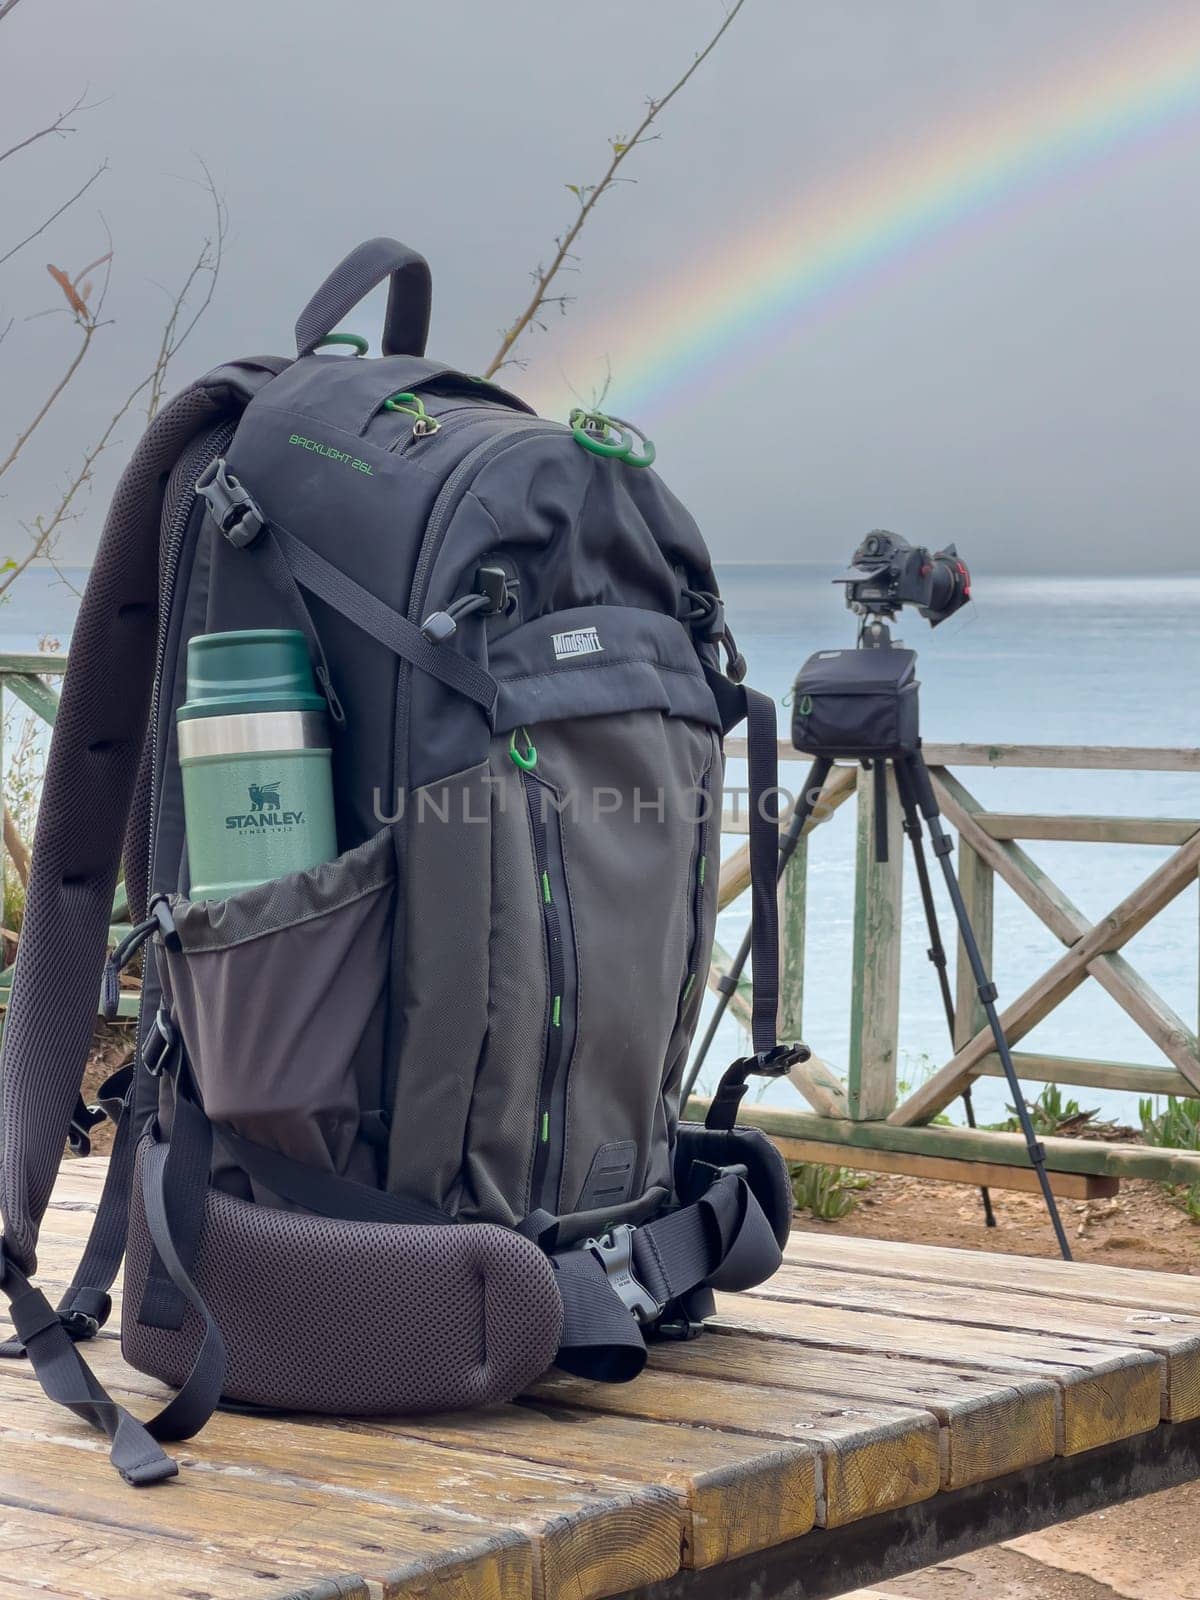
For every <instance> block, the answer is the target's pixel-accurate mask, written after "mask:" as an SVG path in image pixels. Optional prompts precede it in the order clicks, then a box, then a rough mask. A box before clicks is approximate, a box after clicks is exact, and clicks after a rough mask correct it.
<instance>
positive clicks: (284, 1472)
mask: <svg viewBox="0 0 1200 1600" xmlns="http://www.w3.org/2000/svg"><path fill="white" fill-rule="evenodd" d="M103 1171H104V1163H103V1162H102V1161H99V1160H90V1161H86V1162H72V1163H70V1164H69V1165H68V1166H67V1167H66V1169H65V1170H64V1172H63V1174H62V1176H61V1178H60V1182H59V1185H58V1189H57V1191H56V1195H55V1200H54V1203H53V1206H52V1208H51V1210H50V1212H49V1213H48V1215H47V1218H46V1226H45V1229H44V1232H43V1251H42V1281H43V1282H44V1283H46V1284H51V1285H54V1286H56V1287H57V1286H61V1285H64V1284H65V1283H66V1281H67V1279H68V1277H69V1275H70V1271H71V1268H72V1267H73V1265H74V1262H75V1259H76V1257H77V1255H78V1252H79V1249H80V1247H81V1243H82V1239H83V1236H84V1232H85V1229H86V1227H87V1224H88V1221H89V1218H90V1215H91V1211H92V1210H93V1208H94V1206H95V1203H96V1200H97V1198H98V1196H99V1190H100V1183H101V1180H102V1177H103ZM87 1353H88V1355H89V1359H92V1360H93V1362H94V1365H95V1367H96V1369H97V1371H98V1373H99V1374H100V1376H101V1377H102V1379H103V1380H104V1382H105V1383H106V1384H108V1385H109V1386H110V1387H111V1388H112V1389H113V1390H114V1391H116V1392H118V1394H119V1396H120V1397H121V1398H122V1399H125V1398H128V1399H129V1402H130V1404H131V1405H132V1406H133V1408H134V1409H141V1410H142V1411H145V1410H148V1409H149V1407H150V1405H151V1403H152V1400H153V1398H154V1397H156V1396H157V1395H158V1394H159V1393H160V1392H161V1391H160V1388H159V1386H158V1385H157V1384H156V1383H154V1382H153V1381H152V1380H149V1379H146V1378H144V1377H142V1376H141V1375H140V1374H138V1373H135V1372H133V1371H131V1370H130V1369H128V1368H126V1367H125V1366H124V1365H123V1363H122V1361H121V1358H120V1350H119V1346H118V1343H117V1340H116V1337H115V1334H114V1333H113V1332H111V1331H107V1330H106V1333H105V1334H104V1335H102V1336H101V1338H100V1339H98V1340H95V1341H93V1342H92V1343H91V1344H90V1345H89V1346H88V1347H87ZM1197 1419H1200V1279H1188V1278H1178V1277H1168V1276H1159V1275H1155V1274H1147V1273H1137V1272H1127V1271H1122V1270H1119V1269H1112V1268H1097V1267H1085V1266H1076V1267H1068V1266H1064V1265H1061V1264H1059V1263H1057V1262H1051V1261H1030V1260H1026V1259H1024V1258H1013V1257H1004V1256H995V1255H979V1254H974V1253H968V1252H960V1251H947V1250H937V1249H932V1248H920V1247H909V1246H904V1245H892V1244H880V1243H874V1242H871V1241H864V1240H852V1239H843V1238H835V1237H823V1236H821V1235H814V1234H805V1235H800V1234H797V1235H794V1236H793V1238H792V1241H791V1245H790V1248H789V1251H788V1260H787V1264H786V1266H785V1267H784V1269H783V1271H782V1272H781V1273H780V1274H779V1276H778V1277H777V1278H776V1279H775V1280H774V1281H773V1282H772V1283H771V1284H770V1285H768V1286H767V1288H766V1289H765V1290H764V1291H762V1292H760V1293H756V1294H753V1295H743V1296H735V1297H725V1298H724V1301H723V1304H722V1308H721V1319H720V1322H719V1324H718V1325H717V1326H716V1327H715V1328H714V1330H713V1331H712V1332H711V1333H709V1334H707V1335H706V1336H705V1337H704V1338H702V1339H700V1340H698V1341H697V1342H695V1343H693V1344H686V1345H660V1346H658V1347H656V1349H655V1352H654V1354H653V1356H652V1364H651V1368H650V1370H649V1371H648V1372H647V1373H646V1374H645V1375H644V1376H643V1377H642V1378H640V1379H639V1380H637V1381H636V1382H635V1383H633V1384H631V1385H626V1386H623V1387H613V1388H606V1387H601V1386H593V1385H587V1384H584V1383H581V1382H579V1381H577V1380H575V1379H572V1378H569V1377H566V1376H564V1375H560V1374H554V1375H552V1376H550V1377H548V1378H546V1379H545V1380H543V1382H541V1383H540V1384H539V1385H538V1386H537V1388H536V1389H535V1390H534V1391H533V1393H532V1394H531V1395H530V1396H529V1397H528V1398H527V1399H526V1401H524V1402H523V1403H521V1404H518V1405H511V1406H506V1407H502V1408H499V1409H497V1410H495V1411H492V1412H489V1413H486V1414H480V1415H461V1416H452V1417H443V1418H435V1419H430V1420H428V1421H408V1420H393V1421H363V1420H352V1421H346V1422H336V1421H329V1420H321V1419H298V1420H297V1419H282V1418H271V1417H264V1418H249V1417H244V1416H241V1415H237V1414H231V1413H222V1414H220V1415H218V1416H217V1417H215V1418H214V1419H213V1421H212V1422H211V1423H210V1425H209V1426H208V1428H206V1429H205V1431H204V1433H203V1434H202V1435H201V1436H200V1437H199V1439H197V1440H194V1441H191V1442H189V1443H187V1444H186V1445H183V1446H181V1447H180V1448H179V1449H178V1450H177V1452H176V1454H177V1456H178V1459H179V1460H180V1463H181V1467H182V1473H181V1476H180V1478H179V1479H177V1480H175V1481H174V1482H172V1483H169V1484H166V1485H163V1486H162V1487H159V1488H154V1489H148V1490H142V1491H133V1490H129V1489H126V1488H125V1487H124V1486H123V1485H122V1484H121V1482H120V1480H119V1479H118V1478H117V1476H116V1474H115V1473H114V1472H113V1471H112V1469H111V1468H110V1467H109V1465H108V1462H107V1458H106V1451H105V1448H104V1444H103V1441H101V1440H99V1438H98V1436H97V1435H95V1434H92V1433H91V1432H89V1431H88V1430H87V1429H86V1428H84V1427H83V1425H82V1424H79V1423H77V1422H75V1420H74V1419H72V1418H71V1417H70V1416H69V1415H68V1414H67V1413H66V1412H64V1411H62V1410H61V1409H60V1408H58V1407H56V1406H54V1405H52V1404H51V1403H50V1402H49V1401H47V1400H46V1399H45V1398H44V1397H43V1396H42V1393H41V1390H40V1389H39V1388H38V1386H37V1383H36V1380H35V1379H34V1378H33V1375H32V1373H31V1371H30V1370H29V1366H28V1363H26V1362H3V1363H0V1600H18V1597H20V1600H29V1597H30V1596H33V1595H42V1596H63V1597H70V1600H84V1597H88V1600H91V1597H96V1600H131V1597H139V1596H147V1597H149V1596H154V1597H164V1600H176V1597H177V1600H210V1597H211V1600H224V1597H237V1600H258V1597H262V1600H268V1597H269V1600H279V1597H283V1596H289V1597H293V1596H294V1597H301V1596H303V1597H304V1600H333V1597H335V1596H338V1597H342V1600H385V1597H388V1600H390V1597H399V1596H404V1597H410V1596H412V1597H416V1596H420V1597H428V1600H475V1597H479V1600H522V1597H527V1596H534V1597H538V1600H558V1597H564V1600H565V1597H569V1600H591V1597H601V1596H610V1595H621V1594H625V1593H627V1592H629V1591H641V1590H643V1589H649V1590H650V1591H651V1592H652V1593H653V1594H655V1595H659V1596H663V1597H675V1596H679V1597H686V1596H688V1595H695V1596H700V1595H704V1594H708V1595H714V1596H715V1595H728V1596H735V1595H737V1594H741V1593H751V1592H753V1593H755V1594H756V1595H759V1596H767V1595H778V1596H783V1595H787V1594H795V1595H799V1594H801V1593H802V1594H803V1595H804V1596H805V1597H819V1596H822V1595H832V1594H837V1593H842V1592H844V1591H845V1590H847V1589H852V1588H855V1587H857V1586H858V1585H859V1584H865V1583H867V1582H870V1581H872V1580H874V1581H879V1580H880V1579H882V1578H885V1577H887V1576H889V1575H892V1574H894V1573H895V1572H897V1571H900V1570H904V1569H905V1568H906V1567H907V1568H911V1567H913V1566H919V1565H923V1564H925V1563H926V1562H928V1561H933V1560H936V1559H938V1557H939V1555H941V1556H944V1555H946V1554H948V1553H950V1552H951V1551H953V1550H956V1549H965V1548H971V1547H973V1546H977V1545H978V1544H980V1543H984V1542H987V1541H988V1540H989V1539H993V1538H998V1537H1003V1536H1007V1535H1008V1534H1011V1533H1015V1532H1020V1531H1027V1530H1028V1529H1029V1528H1031V1527H1033V1526H1038V1525H1044V1524H1045V1523H1046V1522H1047V1521H1051V1520H1055V1519H1056V1518H1057V1517H1059V1516H1063V1515H1071V1514H1074V1513H1075V1512H1076V1511H1079V1510H1084V1509H1087V1508H1089V1507H1090V1506H1093V1505H1096V1504H1102V1503H1104V1502H1105V1501H1106V1500H1108V1501H1112V1500H1115V1499H1118V1498H1123V1497H1124V1496H1126V1495H1129V1494H1136V1493H1140V1492H1144V1491H1145V1490H1147V1489H1150V1488H1156V1487H1160V1486H1162V1485H1163V1484H1165V1483H1167V1482H1171V1481H1180V1480H1181V1479H1183V1478H1185V1477H1189V1476H1194V1475H1196V1473H1197V1470H1198V1463H1200V1422H1198V1421H1197ZM839 1530H842V1531H841V1532H839Z"/></svg>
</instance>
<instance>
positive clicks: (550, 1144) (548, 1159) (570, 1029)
mask: <svg viewBox="0 0 1200 1600" xmlns="http://www.w3.org/2000/svg"><path fill="white" fill-rule="evenodd" d="M521 780H522V782H523V784H524V786H525V803H526V805H527V806H528V808H529V825H530V830H531V833H532V836H533V859H534V871H535V875H536V881H537V894H538V900H539V903H540V905H541V910H542V932H543V935H544V938H545V944H546V968H547V974H548V979H549V991H548V1003H547V1015H546V1037H545V1047H544V1050H543V1054H542V1073H541V1081H540V1083H539V1085H538V1098H537V1126H536V1132H535V1142H534V1154H533V1173H532V1176H531V1179H530V1196H529V1204H530V1209H531V1210H533V1209H537V1208H539V1207H540V1208H542V1209H544V1210H546V1211H550V1212H552V1213H557V1211H558V1207H559V1190H560V1187H561V1184H562V1172H563V1156H564V1145H565V1139H566V1122H567V1072H568V1068H569V1066H570V1062H571V1056H572V1054H573V1053H574V1049H575V1016H576V1000H577V994H578V974H577V969H576V952H575V940H574V930H573V928H572V925H571V907H570V902H569V900H568V897H567V874H566V863H565V860H564V857H563V847H562V825H561V819H560V818H559V815H558V812H557V810H555V808H554V807H553V805H552V804H551V803H550V800H551V795H552V793H553V791H552V790H551V789H550V788H549V787H548V785H546V784H544V783H542V782H541V781H540V780H539V779H538V778H535V777H534V775H533V773H532V772H530V771H523V772H522V773H521Z"/></svg>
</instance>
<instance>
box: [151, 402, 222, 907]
mask: <svg viewBox="0 0 1200 1600" xmlns="http://www.w3.org/2000/svg"><path fill="white" fill-rule="evenodd" d="M236 432H237V424H236V423H234V422H222V423H220V424H219V425H218V426H217V427H215V428H213V429H212V430H211V431H209V432H208V433H206V434H202V435H201V437H200V438H199V439H198V440H197V441H196V442H195V444H193V445H192V446H190V447H189V450H188V451H186V452H185V453H184V455H183V456H182V457H181V458H180V462H179V471H180V473H181V475H182V476H183V477H184V478H185V479H187V478H192V480H193V482H194V480H195V478H198V477H199V476H200V474H201V472H202V471H203V470H204V468H205V467H206V466H208V465H209V463H210V462H212V461H214V460H215V459H216V458H217V457H218V456H220V455H222V454H223V453H224V451H225V450H227V449H228V448H229V443H230V441H231V440H232V438H233V436H234V434H235V433H236ZM193 455H194V457H195V470H194V472H193V466H192V457H193ZM195 509H196V493H195V490H194V489H193V488H188V489H186V490H185V491H184V493H183V494H182V495H181V496H180V501H179V505H178V506H177V507H176V510H175V515H174V517H173V518H172V520H171V524H170V526H169V528H168V530H167V536H166V539H165V541H164V544H163V550H162V566H163V575H162V580H161V583H160V585H159V596H158V640H157V644H156V648H155V656H154V685H153V689H152V691H151V696H150V820H149V847H150V848H149V861H148V863H147V872H148V876H147V880H146V881H147V884H148V885H149V888H150V892H151V893H153V891H154V833H155V826H156V823H157V819H158V757H159V739H160V731H159V722H160V720H161V719H160V712H161V706H160V700H161V693H160V690H161V685H162V674H163V668H164V667H165V665H166V661H167V634H168V632H169V630H170V625H171V606H172V604H173V602H174V599H175V581H176V579H177V578H178V576H179V561H180V558H181V556H182V555H183V547H184V543H185V541H186V538H187V527H188V523H189V522H190V521H191V518H192V513H193V512H194V511H195Z"/></svg>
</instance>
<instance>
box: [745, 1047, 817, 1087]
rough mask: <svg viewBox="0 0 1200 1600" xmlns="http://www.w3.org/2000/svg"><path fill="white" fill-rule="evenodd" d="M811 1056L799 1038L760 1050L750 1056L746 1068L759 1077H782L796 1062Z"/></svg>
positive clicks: (810, 1052)
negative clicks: (769, 1048)
mask: <svg viewBox="0 0 1200 1600" xmlns="http://www.w3.org/2000/svg"><path fill="white" fill-rule="evenodd" d="M811 1056H812V1051H811V1050H810V1049H809V1048H808V1046H807V1045H806V1044H801V1043H800V1041H799V1040H797V1041H796V1042H795V1043H794V1044H777V1045H776V1046H775V1048H774V1049H773V1050H761V1051H760V1052H759V1053H758V1055H756V1056H752V1057H750V1058H749V1061H748V1062H747V1066H746V1070H747V1072H753V1073H754V1074H755V1075H756V1076H758V1077H760V1078H782V1077H784V1076H785V1075H786V1074H787V1073H788V1072H790V1071H791V1069H792V1068H793V1067H794V1066H795V1065H796V1064H797V1063H798V1062H800V1061H807V1060H809V1058H810V1057H811ZM751 1063H752V1064H751Z"/></svg>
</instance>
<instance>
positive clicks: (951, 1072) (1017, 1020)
mask: <svg viewBox="0 0 1200 1600" xmlns="http://www.w3.org/2000/svg"><path fill="white" fill-rule="evenodd" d="M1198 867H1200V834H1197V835H1196V837H1195V838H1193V839H1191V840H1190V841H1189V842H1188V843H1187V844H1185V845H1183V846H1182V847H1181V848H1180V849H1179V850H1177V851H1176V852H1175V854H1174V855H1173V856H1171V857H1170V858H1169V859H1168V860H1167V861H1165V862H1163V864H1162V865H1161V866H1160V867H1159V868H1158V869H1157V871H1155V872H1153V873H1151V875H1150V876H1149V877H1148V878H1147V879H1146V880H1145V882H1144V883H1141V884H1139V885H1138V887H1137V888H1136V889H1135V890H1134V891H1133V892H1132V893H1131V894H1128V895H1126V896H1125V898H1124V899H1123V900H1122V901H1120V903H1119V904H1118V905H1116V906H1114V907H1113V909H1112V910H1111V911H1110V912H1109V913H1108V915H1107V916H1105V917H1103V918H1102V919H1101V920H1100V922H1098V923H1097V924H1096V926H1095V927H1094V928H1091V929H1089V930H1088V932H1087V933H1085V934H1084V935H1083V937H1082V938H1080V939H1079V940H1078V941H1077V942H1076V943H1075V944H1074V945H1073V946H1072V947H1071V949H1070V950H1068V951H1067V952H1066V954H1065V955H1063V956H1062V957H1060V959H1059V960H1058V961H1056V962H1055V963H1054V965H1053V966H1051V967H1050V968H1049V969H1048V970H1047V971H1046V972H1044V973H1043V974H1042V975H1041V977H1039V978H1038V979H1037V980H1036V981H1035V982H1034V983H1032V984H1031V985H1030V986H1029V987H1028V988H1027V989H1026V990H1025V991H1024V992H1023V993H1022V994H1020V995H1019V996H1018V997H1017V999H1016V1000H1014V1001H1012V1002H1011V1004H1009V1005H1008V1006H1006V1007H1005V1009H1004V1011H1003V1012H1002V1013H1001V1017H1000V1021H1001V1024H1002V1025H1003V1028H1004V1031H1005V1034H1006V1036H1007V1038H1008V1041H1009V1043H1010V1045H1011V1044H1015V1043H1016V1042H1017V1041H1018V1040H1019V1039H1022V1038H1023V1037H1024V1036H1025V1035H1026V1034H1027V1033H1028V1032H1029V1031H1030V1030H1031V1029H1032V1028H1034V1027H1036V1026H1037V1024H1038V1023H1039V1022H1041V1021H1042V1020H1043V1018H1045V1017H1046V1016H1048V1015H1049V1013H1050V1012H1051V1011H1053V1010H1054V1008H1055V1007H1056V1006H1058V1005H1060V1004H1061V1003H1062V1001H1063V1000H1065V999H1066V997H1067V996H1068V995H1069V994H1072V993H1073V992H1074V991H1075V990H1076V989H1077V988H1078V987H1079V985H1080V984H1081V983H1082V982H1083V981H1084V980H1085V978H1086V977H1087V975H1088V964H1089V962H1091V961H1093V960H1094V959H1095V957H1097V956H1099V955H1112V954H1114V953H1115V952H1116V951H1118V950H1120V949H1121V948H1122V947H1123V946H1124V945H1126V944H1127V943H1128V942H1129V940H1130V939H1132V938H1133V937H1134V936H1135V935H1136V934H1138V933H1140V932H1141V930H1142V929H1143V928H1144V927H1145V926H1146V924H1147V923H1148V922H1150V921H1151V920H1152V919H1153V918H1154V917H1156V916H1157V915H1158V913H1159V912H1160V911H1161V910H1162V909H1163V908H1164V907H1165V906H1167V905H1169V904H1170V903H1171V902H1172V901H1173V900H1174V899H1175V898H1176V897H1177V896H1178V895H1180V894H1182V892H1183V890H1184V889H1185V888H1187V887H1188V886H1189V885H1190V884H1191V883H1193V882H1194V881H1195V878H1196V874H1197V869H1198ZM992 1047H993V1041H992V1037H991V1033H990V1031H988V1030H985V1029H981V1030H980V1031H979V1032H978V1033H977V1034H976V1035H975V1037H974V1038H973V1039H972V1040H971V1041H970V1042H969V1043H968V1044H967V1045H965V1046H964V1047H963V1048H962V1049H961V1050H959V1051H958V1052H957V1053H956V1054H955V1055H954V1057H953V1058H952V1059H951V1060H950V1061H949V1062H947V1064H946V1065H945V1066H944V1067H942V1068H941V1069H940V1071H938V1072H936V1073H935V1074H934V1075H933V1077H932V1078H930V1079H929V1081H928V1082H927V1083H925V1084H923V1085H922V1086H921V1087H920V1088H919V1089H918V1090H917V1091H916V1092H915V1093H914V1094H912V1095H910V1096H909V1098H908V1099H907V1100H906V1101H905V1102H904V1104H903V1105H902V1106H900V1107H898V1108H897V1109H896V1110H895V1111H894V1112H893V1113H892V1117H891V1120H892V1121H894V1122H896V1123H899V1124H904V1125H912V1124H913V1123H917V1122H925V1121H928V1119H929V1118H930V1117H932V1116H934V1115H936V1113H937V1112H939V1111H940V1110H942V1109H943V1107H944V1106H946V1105H947V1104H948V1103H949V1102H950V1101H951V1100H952V1099H953V1098H954V1096H955V1095H956V1094H957V1093H958V1092H959V1091H960V1089H961V1088H962V1085H963V1084H964V1083H966V1082H969V1081H970V1080H971V1078H973V1077H975V1076H977V1075H978V1073H977V1064H978V1062H979V1061H980V1060H982V1058H983V1057H984V1056H985V1055H990V1054H991V1051H992ZM1176 1065H1179V1063H1178V1061H1177V1062H1176Z"/></svg>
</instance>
